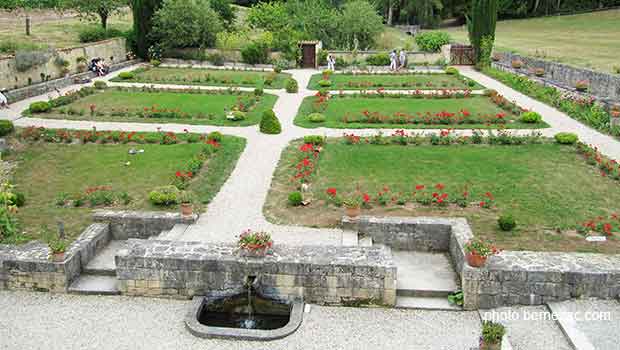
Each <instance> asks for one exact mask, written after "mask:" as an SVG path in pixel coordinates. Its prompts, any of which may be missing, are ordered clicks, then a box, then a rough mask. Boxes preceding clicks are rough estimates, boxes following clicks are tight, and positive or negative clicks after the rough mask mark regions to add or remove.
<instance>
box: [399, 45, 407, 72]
mask: <svg viewBox="0 0 620 350" xmlns="http://www.w3.org/2000/svg"><path fill="white" fill-rule="evenodd" d="M398 61H399V63H400V67H399V68H398V69H403V68H406V67H407V54H406V53H405V50H402V49H401V50H400V53H399V54H398Z"/></svg>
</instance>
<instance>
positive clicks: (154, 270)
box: [116, 240, 396, 306]
mask: <svg viewBox="0 0 620 350" xmlns="http://www.w3.org/2000/svg"><path fill="white" fill-rule="evenodd" d="M236 249H237V248H236V246H234V245H224V244H206V243H199V242H177V241H175V242H167V241H156V240H130V241H129V242H128V246H127V248H126V249H123V250H121V251H119V252H118V253H117V256H116V268H117V277H118V279H119V284H120V288H121V290H122V292H123V293H124V294H127V295H138V296H164V297H173V298H191V297H193V296H199V295H205V296H226V295H231V294H237V293H239V292H241V291H243V290H244V288H245V286H246V283H247V282H248V278H249V277H254V278H255V282H254V286H255V288H257V290H258V292H259V293H261V294H262V295H264V296H267V297H277V298H279V299H288V300H294V299H299V298H303V300H304V301H306V302H310V303H319V304H331V305H343V304H344V305H346V304H358V303H360V304H366V303H374V304H382V305H388V306H393V305H394V304H395V302H396V266H395V265H394V262H393V260H392V256H391V253H390V252H389V250H388V249H385V248H378V247H367V248H364V247H318V246H317V247H314V246H304V247H289V246H276V247H275V248H274V249H273V253H272V254H271V255H268V256H266V257H264V258H245V257H241V256H239V255H238V254H237V252H236Z"/></svg>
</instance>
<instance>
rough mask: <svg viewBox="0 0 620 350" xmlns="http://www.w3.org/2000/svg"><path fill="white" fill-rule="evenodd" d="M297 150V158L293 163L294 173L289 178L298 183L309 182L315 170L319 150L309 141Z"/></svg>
mask: <svg viewBox="0 0 620 350" xmlns="http://www.w3.org/2000/svg"><path fill="white" fill-rule="evenodd" d="M298 150H299V153H298V154H297V160H296V161H295V163H294V175H293V177H292V179H291V180H292V181H293V182H298V183H300V184H305V183H309V182H310V178H311V176H312V174H313V173H314V171H315V170H316V164H317V161H318V158H319V155H320V151H319V149H318V148H315V146H314V145H313V144H311V143H304V144H303V145H301V146H300V147H299V149H298Z"/></svg>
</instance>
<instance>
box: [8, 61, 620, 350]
mask: <svg viewBox="0 0 620 350" xmlns="http://www.w3.org/2000/svg"><path fill="white" fill-rule="evenodd" d="M139 66H140V65H139ZM137 67H138V66H132V67H128V68H125V69H123V70H120V71H118V72H114V73H113V74H110V75H109V76H107V77H103V78H98V79H95V80H103V81H106V82H107V83H108V85H109V86H133V87H142V86H150V87H154V88H174V89H205V90H226V89H228V88H226V87H207V86H190V85H167V84H141V83H116V82H110V81H109V80H110V79H111V78H113V77H115V76H116V75H117V74H118V73H120V72H123V71H131V70H134V69H136V68H137ZM459 70H460V72H461V74H462V75H464V76H466V77H468V78H471V79H473V80H475V81H477V82H479V83H480V84H482V85H483V86H485V87H486V88H488V89H494V90H497V91H498V93H499V94H501V95H503V96H505V97H506V98H507V99H509V100H511V101H514V102H515V103H516V104H517V105H519V106H520V107H523V108H526V109H529V110H533V111H535V112H538V113H540V114H541V115H542V116H543V119H544V121H545V122H546V123H548V124H549V125H550V128H546V129H539V130H536V131H537V132H541V133H542V135H543V136H547V137H552V136H554V135H555V134H557V133H559V132H571V133H575V134H577V135H578V136H579V138H580V140H581V141H582V142H584V143H587V144H591V145H593V146H596V147H598V149H599V150H600V151H601V153H603V154H604V155H606V156H608V157H610V158H612V159H620V141H618V140H616V139H614V138H613V137H611V136H607V135H604V134H601V133H599V132H597V131H595V130H593V129H591V128H589V127H587V126H585V125H583V124H581V123H579V122H578V121H575V120H574V119H571V118H570V117H569V116H567V115H566V114H564V113H562V112H559V111H558V110H556V109H554V108H552V107H549V106H547V105H545V104H543V103H541V102H538V101H536V100H534V99H532V98H529V97H527V96H525V95H523V94H521V93H519V92H517V91H515V90H513V89H511V88H509V87H507V86H505V85H504V84H502V83H499V82H498V81H496V80H494V79H492V78H489V77H487V76H485V75H483V74H482V73H479V72H477V71H475V70H474V69H472V68H469V67H459ZM286 72H287V73H290V74H291V75H292V77H293V78H294V79H295V80H297V82H298V85H299V91H298V92H297V93H292V94H291V93H287V92H285V91H284V90H271V89H265V92H266V93H270V94H273V95H276V96H278V100H277V102H276V104H275V106H274V108H273V109H274V112H275V114H276V116H277V117H278V119H279V120H280V123H281V124H282V133H280V134H278V135H267V134H262V133H261V132H260V131H259V129H258V126H257V125H254V126H248V127H221V126H209V125H189V124H155V123H122V122H95V121H70V120H59V119H41V118H30V117H22V116H21V114H22V112H23V111H24V110H25V109H27V108H28V106H29V105H30V103H32V102H35V101H44V100H48V99H50V98H54V97H57V93H50V94H46V95H42V96H37V97H33V98H29V99H27V100H23V101H20V102H17V103H15V104H12V105H11V106H10V108H9V109H8V110H0V118H2V119H10V120H13V121H14V124H15V125H16V126H18V127H27V126H41V127H45V128H67V129H80V130H90V129H92V128H93V127H95V128H97V129H98V130H119V131H151V132H154V131H159V130H161V131H170V132H177V133H182V132H184V131H185V130H187V131H189V132H192V133H208V132H212V131H220V132H222V133H224V134H227V135H233V136H238V137H243V138H245V139H246V140H247V144H246V147H245V149H244V151H243V153H242V154H241V157H240V158H239V160H238V162H237V164H236V166H235V168H234V170H233V171H232V173H231V175H230V177H229V178H228V180H227V181H226V182H225V183H224V185H223V186H222V187H221V189H220V190H219V192H218V193H217V195H216V196H215V197H214V198H213V200H212V201H211V202H210V203H209V204H208V206H207V208H206V212H204V213H201V215H200V217H199V219H198V221H197V222H196V223H195V224H193V225H190V226H189V228H188V229H187V230H186V231H185V232H184V233H183V235H181V236H180V237H178V238H177V239H178V240H182V241H201V242H222V243H232V242H235V241H236V240H237V237H238V235H239V233H240V232H242V231H243V230H246V229H249V228H250V229H252V230H257V231H260V230H264V231H267V232H270V233H271V235H272V238H273V240H274V241H275V242H277V243H278V244H283V245H357V244H358V241H357V234H356V233H353V232H348V231H344V230H342V229H339V228H332V229H317V228H311V227H302V226H290V225H278V224H274V223H271V222H268V221H267V220H266V218H265V216H264V215H263V205H264V203H265V201H266V198H267V194H268V191H269V188H270V185H271V182H272V177H273V174H274V171H275V169H276V167H277V165H278V162H279V160H280V156H281V154H282V152H283V151H284V149H285V148H286V147H287V145H288V144H289V143H290V142H291V141H292V140H296V139H299V138H302V137H304V136H307V135H324V136H328V137H340V136H342V135H343V133H355V134H356V135H363V136H365V135H374V134H376V133H377V132H378V131H383V132H384V133H385V134H391V133H392V132H394V131H395V130H396V129H328V128H316V129H305V128H301V127H299V126H296V125H295V124H294V119H295V117H296V115H297V112H298V109H299V107H300V106H301V104H302V102H303V100H304V99H305V98H306V97H309V96H313V95H315V94H316V91H312V90H308V89H307V86H308V83H309V81H310V79H311V77H312V75H313V74H316V73H318V71H317V70H311V69H295V70H289V71H286ZM79 87H81V86H77V85H73V86H69V87H67V88H64V89H61V93H65V92H67V91H70V90H75V89H78V88H79ZM239 90H242V91H253V90H254V89H252V88H239ZM397 92H398V91H386V92H385V93H387V94H389V93H397ZM344 93H356V92H355V91H345V92H344ZM407 131H408V132H412V133H413V132H415V133H420V134H433V133H439V130H438V129H436V130H432V129H420V130H414V129H409V130H407ZM531 132H532V130H511V133H516V134H524V135H525V134H530V133H531ZM455 133H456V134H457V135H471V130H456V131H455ZM20 303H23V305H24V306H27V307H28V308H29V309H30V312H29V313H28V314H29V315H30V316H31V317H32V315H38V314H50V315H56V314H58V315H63V316H62V317H61V318H58V319H53V318H50V319H43V318H42V319H40V320H37V322H35V323H34V324H36V327H38V328H39V329H47V330H48V332H52V333H53V334H52V335H51V336H50V337H49V339H48V338H47V337H46V336H45V333H46V332H34V333H36V334H35V336H34V337H32V338H31V337H28V336H26V335H27V333H24V330H27V329H28V327H32V326H31V325H30V324H31V322H32V320H30V319H29V318H28V317H27V315H25V314H24V313H23V312H18V310H19V308H18V307H17V306H19V304H20ZM186 304H187V302H183V301H168V300H157V299H155V300H153V299H143V298H127V297H120V298H118V299H110V298H108V299H105V298H101V297H90V296H88V297H86V296H84V297H82V296H71V295H67V296H65V295H61V296H53V295H42V294H32V293H22V292H19V293H9V292H0V307H2V308H3V309H6V310H8V311H9V312H8V313H7V316H6V317H5V316H4V315H3V316H2V317H0V349H4V348H7V349H9V348H10V349H34V348H37V347H39V346H42V344H44V342H47V341H48V340H49V344H47V345H48V346H47V347H48V348H50V349H57V348H58V349H60V348H67V347H66V345H67V344H76V345H77V344H83V343H80V341H82V342H83V340H84V339H87V337H92V339H95V341H96V343H97V344H98V346H97V348H102V349H105V348H110V349H112V348H114V349H117V348H123V346H125V345H127V344H132V342H135V339H139V338H140V337H137V338H134V337H135V336H136V335H138V334H140V333H142V335H145V334H148V337H142V338H144V340H143V341H142V342H141V343H140V344H139V345H142V346H141V347H138V348H150V349H164V348H168V349H169V348H172V347H175V346H176V347H178V345H179V344H184V345H186V346H187V347H188V348H205V347H206V346H208V345H213V346H215V347H216V348H218V349H220V348H221V349H224V348H226V349H228V348H230V349H246V348H248V349H249V348H252V349H257V348H269V349H278V348H282V349H297V348H304V349H310V348H312V349H314V348H316V349H319V348H320V349H324V348H334V349H350V348H356V349H375V348H378V347H384V348H386V349H387V348H405V347H411V348H412V349H439V348H442V349H466V348H470V347H475V346H476V345H477V344H476V343H477V337H478V336H479V329H480V318H479V316H478V315H477V313H476V312H459V313H454V312H442V311H434V312H431V311H423V310H396V309H386V310H384V309H378V310H373V309H351V308H338V309H335V308H323V307H316V309H313V312H311V313H310V314H309V315H308V316H304V318H306V317H307V320H306V319H304V325H303V326H302V328H301V329H300V331H298V332H297V333H296V334H294V335H292V336H291V337H289V338H285V339H283V340H281V341H276V342H273V343H270V344H271V345H272V346H269V345H264V344H259V346H258V347H257V346H256V345H254V344H251V343H248V342H231V341H220V340H198V339H195V338H193V337H191V336H189V335H188V334H186V332H184V330H183V329H182V326H181V324H182V321H181V320H180V319H179V318H178V317H177V316H179V315H181V316H182V312H183V310H184V309H185V308H186ZM575 305H577V306H575V307H576V308H579V307H581V310H587V309H588V308H590V307H591V305H581V304H578V303H577V304H575ZM601 305H603V304H601ZM74 306H75V307H74ZM603 306H604V307H605V308H606V309H610V310H612V312H615V315H620V307H618V306H617V305H615V304H613V305H611V304H604V305H603ZM313 308H314V306H313ZM513 309H517V310H521V309H524V308H513ZM10 310H14V311H13V312H10ZM532 310H534V311H538V309H532ZM93 311H95V312H93ZM543 311H544V310H543ZM96 314H101V315H102V317H103V318H105V319H106V320H107V321H106V322H105V323H106V325H105V327H106V329H103V331H104V332H99V331H97V325H98V322H100V321H101V319H98V316H97V315H96ZM104 315H107V316H104ZM141 319H143V320H144V322H143V321H142V320H141ZM60 320H64V321H63V322H60ZM75 320H84V322H78V323H76V324H73V325H72V326H70V327H66V326H64V325H65V322H66V323H68V324H72V322H73V323H75V322H74V321H75ZM112 320H116V321H114V322H118V323H119V324H123V325H124V326H123V327H122V328H123V329H124V330H125V331H127V332H126V333H125V332H122V331H119V330H120V327H112V326H111V325H112V324H114V322H113V321H112ZM156 320H159V321H161V323H159V324H158V322H156ZM351 320H352V321H351ZM409 322H418V324H420V326H419V329H417V330H416V332H406V330H407V327H403V326H402V325H403V324H407V323H409ZM614 322H615V323H616V324H617V322H618V319H617V318H616V319H615V320H614ZM164 323H165V324H166V326H162V324H164ZM20 325H23V327H22V326H20ZM455 325H457V327H454V326H455ZM99 326H101V325H100V324H99ZM578 326H580V327H583V329H585V330H584V332H587V334H588V336H589V335H590V334H595V335H596V334H597V333H596V332H600V331H599V330H600V329H611V326H613V324H600V325H599V326H600V327H598V328H597V329H599V330H596V331H593V330H590V329H588V328H587V325H581V324H578ZM16 328H17V329H19V331H17V332H16V333H15V334H13V335H12V334H10V331H7V330H10V329H16ZM117 328H119V329H117ZM616 328H617V327H616ZM401 332H403V333H401ZM508 332H509V333H508V335H509V337H510V342H511V343H512V344H513V346H515V348H517V349H532V346H534V344H536V346H542V345H541V344H545V345H544V346H545V347H544V348H545V349H569V348H570V345H569V344H568V343H567V342H566V340H565V337H564V336H563V335H562V331H561V330H560V329H559V328H558V327H557V325H556V324H555V323H553V322H547V321H545V320H537V321H533V322H527V323H526V322H517V321H515V322H513V323H512V324H510V326H509V330H508ZM34 333H33V334H34ZM78 335H81V336H80V338H81V339H71V337H74V338H75V337H77V336H78ZM44 336H45V337H46V338H45V339H42V337H44ZM67 337H69V338H67ZM106 337H109V338H110V339H111V341H110V342H108V341H107V340H106V339H105V338H106ZM604 341H606V342H607V344H609V343H611V341H612V340H609V339H604ZM301 344H303V345H301ZM464 344H466V345H467V346H463V347H462V348H459V347H458V346H461V345H464ZM83 345H84V348H88V347H89V346H91V345H92V344H90V345H87V344H83ZM541 348H542V347H541Z"/></svg>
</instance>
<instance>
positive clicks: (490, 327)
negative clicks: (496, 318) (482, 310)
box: [482, 321, 506, 344]
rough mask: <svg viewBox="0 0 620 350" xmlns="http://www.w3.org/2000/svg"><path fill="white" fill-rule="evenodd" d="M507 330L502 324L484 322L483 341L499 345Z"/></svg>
mask: <svg viewBox="0 0 620 350" xmlns="http://www.w3.org/2000/svg"><path fill="white" fill-rule="evenodd" d="M505 333H506V330H505V329H504V326H503V325H502V324H500V323H495V322H491V321H483V322H482V339H483V340H484V342H485V343H486V344H499V343H500V342H501V341H502V337H504V334H505Z"/></svg>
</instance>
